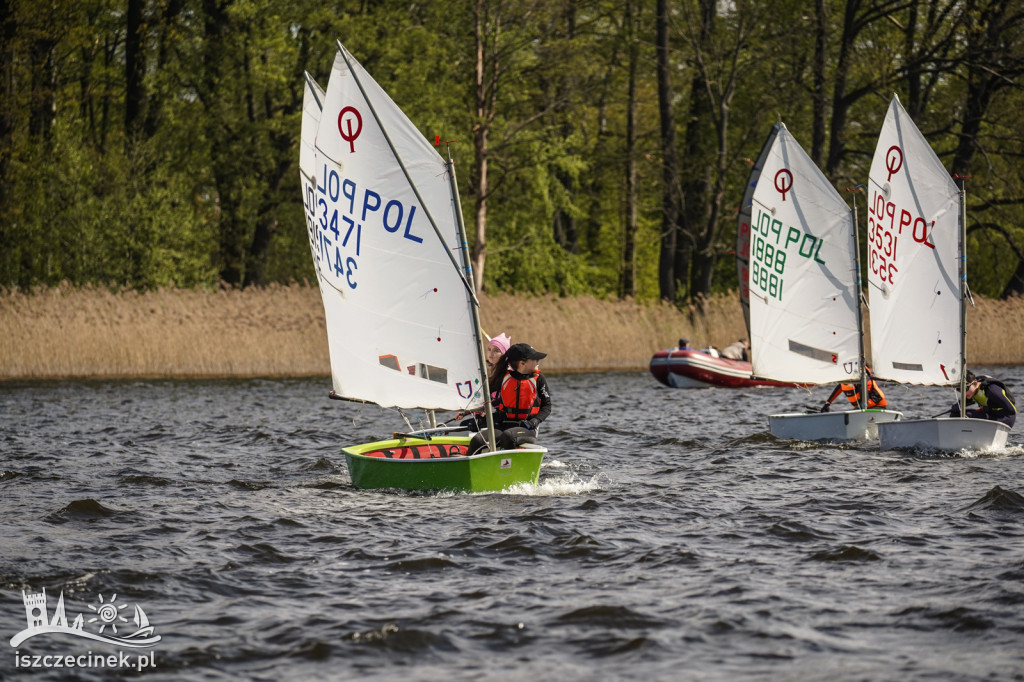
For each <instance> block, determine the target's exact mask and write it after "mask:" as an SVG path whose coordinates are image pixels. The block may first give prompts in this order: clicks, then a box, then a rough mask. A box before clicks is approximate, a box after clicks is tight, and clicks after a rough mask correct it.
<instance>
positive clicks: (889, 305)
mask: <svg viewBox="0 0 1024 682" xmlns="http://www.w3.org/2000/svg"><path fill="white" fill-rule="evenodd" d="M966 223H967V215H966V202H965V197H964V190H963V188H960V189H957V186H956V184H955V183H954V182H953V180H952V178H951V177H950V175H949V173H948V172H947V171H946V169H945V168H944V167H943V165H942V162H941V161H940V160H939V157H938V156H937V155H936V154H935V152H934V150H932V148H931V146H930V145H929V144H928V141H927V140H926V139H925V138H924V135H922V134H921V131H920V130H919V129H918V128H917V126H916V125H915V124H914V121H913V119H911V118H910V115H909V114H908V113H907V111H906V110H905V109H904V108H903V105H901V104H900V101H899V98H898V97H896V96H895V95H893V98H892V101H891V102H890V104H889V110H888V111H887V113H886V116H885V121H884V123H883V124H882V130H881V133H880V134H879V136H878V144H877V145H876V147H875V154H874V157H873V158H872V160H871V171H870V178H869V197H868V230H869V232H868V241H869V252H868V284H869V289H870V302H871V347H872V349H873V356H874V359H875V372H876V374H877V376H878V377H880V378H882V379H888V380H890V381H898V382H901V383H906V384H918V385H933V386H935V385H937V386H949V385H958V386H959V388H960V415H961V416H960V417H943V418H929V419H907V420H903V421H900V422H898V423H893V424H883V425H881V426H879V429H878V436H879V444H880V445H881V447H882V449H883V450H890V449H900V448H921V449H928V450H939V451H956V450H962V449H988V448H1001V447H1003V446H1005V445H1006V437H1007V434H1009V432H1010V428H1009V427H1008V426H1006V425H1005V424H1003V423H1001V422H994V421H987V420H984V419H970V418H966V417H964V416H963V415H964V414H965V407H966V406H965V403H964V395H965V390H964V389H965V386H964V383H965V381H964V368H965V366H966V364H967V358H966V352H965V334H966V331H965V327H964V316H965V305H966V298H967V297H968V296H969V293H968V291H967V273H966V248H967V247H966Z"/></svg>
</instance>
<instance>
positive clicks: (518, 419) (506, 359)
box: [469, 343, 551, 453]
mask: <svg viewBox="0 0 1024 682" xmlns="http://www.w3.org/2000/svg"><path fill="white" fill-rule="evenodd" d="M546 357H547V353H541V352H540V351H538V350H537V349H535V348H534V347H533V346H531V345H529V344H526V343H517V344H515V345H513V346H511V347H510V348H509V349H508V350H507V351H506V352H505V353H504V354H503V355H502V356H501V358H500V359H499V361H498V365H499V366H507V367H508V371H506V372H505V373H504V375H503V376H501V377H498V378H497V381H496V382H495V383H492V384H491V386H490V388H491V391H492V392H494V393H496V394H497V397H496V398H495V399H494V404H493V407H494V436H495V442H496V443H497V445H498V447H499V449H501V450H511V449H512V448H515V447H518V446H519V445H521V444H523V443H536V442H537V429H538V427H539V426H540V424H541V422H543V421H544V420H545V419H547V417H548V415H549V414H551V392H550V391H549V390H548V382H547V379H546V378H545V377H544V375H543V374H541V371H540V361H541V360H543V359H544V358H546ZM482 422H483V420H482V419H477V420H476V426H477V429H480V428H482V426H483V423H482ZM487 435H488V434H487V431H486V429H485V430H482V431H479V432H478V433H477V434H476V435H474V436H473V439H472V440H471V441H470V443H469V452H470V453H476V452H477V451H479V450H480V449H482V448H485V447H486V446H487V441H488V438H487Z"/></svg>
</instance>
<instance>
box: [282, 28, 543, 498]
mask: <svg viewBox="0 0 1024 682" xmlns="http://www.w3.org/2000/svg"><path fill="white" fill-rule="evenodd" d="M301 137H302V144H301V146H300V155H299V166H300V175H301V178H300V179H301V183H302V191H303V204H304V206H305V209H306V224H307V228H308V232H309V246H310V252H311V254H312V256H313V264H314V266H315V267H316V273H317V281H318V283H319V285H320V293H321V297H322V299H323V304H324V313H325V319H326V323H327V342H328V348H329V351H330V356H331V375H332V379H333V385H334V386H333V387H334V390H333V391H332V392H331V396H332V397H336V398H339V399H342V400H352V401H358V402H369V403H375V404H377V405H380V406H381V407H394V408H398V409H399V410H402V409H422V410H426V411H428V413H429V414H430V421H431V423H433V422H434V417H433V414H434V411H435V410H441V411H461V412H471V411H483V412H484V414H485V415H486V417H487V422H488V424H487V425H488V427H489V432H490V433H491V434H493V429H491V428H490V427H491V426H492V424H491V416H490V412H491V408H490V404H489V396H488V393H489V391H488V388H487V375H486V370H485V368H486V363H485V360H484V349H483V345H482V343H481V340H482V338H483V334H482V331H481V329H480V315H479V307H480V303H479V301H478V300H477V298H476V294H475V288H474V285H473V272H472V268H471V265H470V259H469V252H468V248H467V241H466V232H465V226H464V224H463V222H462V209H461V207H460V204H459V195H458V190H457V185H456V182H455V165H454V163H453V161H452V160H451V157H450V155H449V157H448V159H447V160H445V159H444V158H442V156H441V155H440V154H439V153H438V151H437V149H436V148H435V146H434V144H431V141H428V139H427V138H425V137H424V136H423V135H422V134H421V133H420V132H419V131H418V130H417V129H416V127H415V126H414V125H413V124H412V122H411V121H410V120H409V119H408V117H406V116H405V114H404V113H403V112H402V110H401V109H400V108H399V107H398V106H397V105H396V104H395V103H394V102H393V101H392V100H391V98H390V97H389V96H388V94H387V93H386V92H384V90H383V89H382V88H381V87H380V85H378V84H377V82H376V81H374V79H373V78H372V77H371V76H370V75H369V74H368V73H367V72H366V70H365V69H363V67H362V66H361V65H360V64H359V62H357V61H356V60H355V58H354V57H353V56H352V55H351V54H349V52H348V51H347V50H346V49H345V48H344V46H342V45H341V43H338V53H337V55H336V57H335V60H334V65H333V68H332V70H331V77H330V80H329V82H328V84H327V89H326V91H324V90H323V89H321V88H320V87H319V85H317V84H316V82H315V81H314V80H313V79H312V77H310V76H309V75H308V74H307V75H306V88H305V93H304V99H303V116H302V136H301ZM437 142H440V138H437ZM454 430H458V429H454ZM463 431H464V430H463ZM469 441H470V437H469V436H467V435H464V434H459V435H452V434H451V433H448V432H447V431H446V430H444V429H441V430H438V429H432V430H431V431H430V432H428V433H422V434H420V433H412V434H402V435H397V434H396V436H395V438H394V439H392V440H384V441H378V442H373V443H365V444H361V445H353V446H350V447H346V448H344V449H343V453H344V455H345V458H346V461H347V463H348V470H349V475H350V476H351V477H352V484H353V485H354V486H356V487H357V488H397V489H404V490H447V491H467V492H482V491H497V490H503V489H505V488H508V487H510V486H513V485H517V484H522V483H536V482H537V479H538V476H539V473H540V466H541V460H542V459H543V457H544V453H545V452H547V450H546V448H544V447H539V446H536V445H527V446H524V447H521V448H517V449H515V450H511V451H508V450H506V451H498V450H497V447H496V445H495V443H494V439H493V435H492V436H491V438H490V442H489V443H488V444H487V445H488V448H487V449H486V450H484V451H481V452H479V453H477V454H473V455H472V456H470V455H469V454H468V445H469Z"/></svg>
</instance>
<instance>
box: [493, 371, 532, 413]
mask: <svg viewBox="0 0 1024 682" xmlns="http://www.w3.org/2000/svg"><path fill="white" fill-rule="evenodd" d="M539 374H540V370H537V371H536V372H534V373H533V376H531V377H530V378H528V379H517V378H515V377H514V376H512V373H511V372H509V373H508V374H506V375H505V378H504V379H502V381H501V389H500V390H499V391H498V405H497V408H498V411H499V412H501V413H502V414H503V415H505V417H506V418H507V419H508V420H509V421H522V420H524V419H529V418H530V417H533V416H535V415H536V414H537V413H538V412H540V395H539V394H538V392H537V376H538V375H539Z"/></svg>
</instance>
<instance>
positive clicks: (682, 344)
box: [676, 339, 693, 350]
mask: <svg viewBox="0 0 1024 682" xmlns="http://www.w3.org/2000/svg"><path fill="white" fill-rule="evenodd" d="M676 350H693V349H692V348H690V339H679V345H678V346H676Z"/></svg>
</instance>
